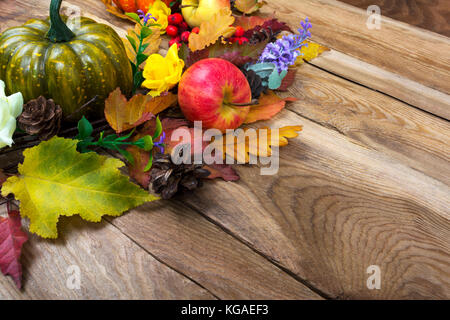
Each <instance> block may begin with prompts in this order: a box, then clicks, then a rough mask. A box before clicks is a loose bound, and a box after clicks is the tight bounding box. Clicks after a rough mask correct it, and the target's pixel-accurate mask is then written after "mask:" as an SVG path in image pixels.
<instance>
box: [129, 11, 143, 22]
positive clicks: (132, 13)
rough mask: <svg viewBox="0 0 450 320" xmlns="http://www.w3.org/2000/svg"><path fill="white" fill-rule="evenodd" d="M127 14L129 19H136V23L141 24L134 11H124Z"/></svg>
mask: <svg viewBox="0 0 450 320" xmlns="http://www.w3.org/2000/svg"><path fill="white" fill-rule="evenodd" d="M125 14H126V15H127V16H129V17H130V18H131V19H133V20H134V21H136V22H137V23H139V24H141V18H139V16H138V15H137V14H136V13H134V12H126V13H125Z"/></svg>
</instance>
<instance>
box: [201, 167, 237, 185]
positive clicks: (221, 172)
mask: <svg viewBox="0 0 450 320" xmlns="http://www.w3.org/2000/svg"><path fill="white" fill-rule="evenodd" d="M203 169H206V170H208V171H209V172H211V174H210V175H209V176H208V177H207V179H216V178H222V179H223V180H225V181H237V180H239V175H238V174H237V172H236V171H234V169H233V167H232V166H230V165H229V164H210V165H205V166H204V167H203Z"/></svg>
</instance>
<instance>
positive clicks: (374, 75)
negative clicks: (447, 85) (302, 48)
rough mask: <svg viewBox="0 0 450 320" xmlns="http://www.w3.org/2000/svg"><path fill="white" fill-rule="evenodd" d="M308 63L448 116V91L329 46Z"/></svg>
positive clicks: (429, 110) (421, 107)
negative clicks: (425, 84) (439, 89)
mask: <svg viewBox="0 0 450 320" xmlns="http://www.w3.org/2000/svg"><path fill="white" fill-rule="evenodd" d="M309 63H310V64H312V65H315V66H317V67H320V68H322V69H324V70H326V71H328V72H330V73H333V74H336V75H339V76H341V77H343V78H345V79H348V80H351V81H354V82H357V83H360V84H363V85H364V86H366V87H369V88H371V89H374V90H377V91H380V92H383V93H385V94H387V95H389V96H392V97H395V98H397V99H399V100H401V101H404V102H406V103H408V104H410V105H412V106H415V107H418V108H420V109H422V110H425V111H427V112H429V113H432V114H435V115H437V116H439V117H442V118H444V119H447V120H450V95H448V94H445V93H443V92H441V91H438V90H435V89H432V88H429V87H426V86H424V85H422V84H420V83H418V82H415V81H412V80H409V79H407V78H405V77H403V76H401V75H398V74H396V73H393V72H389V71H386V70H384V69H382V68H379V67H377V66H374V65H372V64H369V63H367V62H364V61H361V60H359V59H356V58H353V57H351V56H349V55H346V54H343V53H341V52H339V51H336V50H333V49H332V50H330V51H329V52H325V53H323V54H322V55H321V56H320V57H318V58H316V59H314V60H312V61H310V62H309Z"/></svg>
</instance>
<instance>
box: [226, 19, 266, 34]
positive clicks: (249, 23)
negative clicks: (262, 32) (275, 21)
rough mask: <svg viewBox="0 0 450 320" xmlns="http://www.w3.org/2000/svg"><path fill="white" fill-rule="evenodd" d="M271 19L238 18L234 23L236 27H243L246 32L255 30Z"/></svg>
mask: <svg viewBox="0 0 450 320" xmlns="http://www.w3.org/2000/svg"><path fill="white" fill-rule="evenodd" d="M269 20H270V18H262V17H260V16H249V17H248V16H238V17H236V21H235V23H234V25H235V26H241V27H242V28H244V30H245V31H247V30H250V29H253V28H254V27H256V26H262V25H263V24H264V22H266V21H269Z"/></svg>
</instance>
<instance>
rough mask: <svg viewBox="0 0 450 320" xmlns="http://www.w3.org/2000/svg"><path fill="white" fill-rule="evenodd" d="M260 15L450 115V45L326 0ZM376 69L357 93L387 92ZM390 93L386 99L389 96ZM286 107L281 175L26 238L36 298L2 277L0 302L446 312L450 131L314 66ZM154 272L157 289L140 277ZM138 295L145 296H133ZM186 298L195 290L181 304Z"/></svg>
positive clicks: (40, 4) (276, 4) (275, 6)
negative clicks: (260, 303) (295, 304)
mask: <svg viewBox="0 0 450 320" xmlns="http://www.w3.org/2000/svg"><path fill="white" fill-rule="evenodd" d="M70 2H71V3H74V4H79V5H81V6H82V8H83V10H86V11H89V13H91V14H93V15H96V16H98V17H100V18H101V19H104V20H107V21H109V22H111V23H113V24H115V25H116V24H117V26H118V27H119V28H123V26H124V24H128V22H124V21H121V20H120V19H117V18H115V17H113V16H111V15H109V14H107V13H106V12H105V11H104V8H103V4H102V3H101V2H100V1H94V0H87V1H81V0H71V1H70ZM12 7H13V8H12ZM87 8H88V9H89V10H87ZM17 10H20V11H19V13H20V12H21V13H20V14H19V15H17V16H16V15H14V12H17ZM33 10H35V11H33ZM44 10H45V11H46V4H45V1H44V0H35V2H34V3H30V2H27V1H23V0H19V1H17V6H12V5H11V3H10V2H8V3H6V2H2V3H0V21H2V22H4V21H6V19H8V18H7V17H9V18H10V19H12V18H14V21H7V22H6V23H7V24H10V23H14V24H17V22H18V21H20V22H23V21H25V20H27V17H28V16H29V14H30V12H33V14H34V13H35V12H36V11H39V12H40V14H43V12H45V11H44ZM264 10H266V13H269V12H273V11H274V10H276V15H277V16H278V17H280V18H281V19H283V20H287V21H288V22H290V24H291V25H292V26H296V25H297V24H298V20H299V16H300V17H302V18H303V17H304V16H305V15H308V16H310V18H311V20H312V22H313V24H314V29H313V34H314V36H315V39H316V40H318V41H319V42H321V43H324V44H326V45H328V46H330V47H332V48H333V49H336V51H339V52H344V53H345V54H348V56H349V57H350V58H352V59H360V60H362V62H363V63H366V64H370V65H373V67H375V68H379V69H381V70H382V72H388V73H392V74H394V75H398V76H400V77H401V78H404V79H408V80H409V81H411V82H412V83H417V84H418V85H419V86H416V87H415V86H410V89H408V90H411V91H412V92H413V94H416V95H419V94H420V92H419V89H417V88H423V87H426V88H427V94H428V93H433V92H434V91H433V90H435V91H437V92H439V93H440V94H442V95H439V94H438V95H435V96H434V95H431V96H432V97H430V99H436V100H435V101H438V102H441V103H442V102H443V104H440V105H436V107H434V108H433V101H431V102H430V101H428V98H427V99H426V101H425V99H423V100H420V99H418V100H417V102H414V103H411V104H413V105H415V106H417V107H420V108H424V109H425V110H428V111H429V112H433V113H436V114H439V113H442V110H444V111H445V106H446V104H445V103H446V100H445V98H446V95H448V93H449V89H450V81H449V79H450V75H449V68H450V67H449V61H450V59H449V56H448V55H446V54H445V53H448V52H450V51H449V50H448V49H449V48H450V42H449V40H448V39H447V38H445V37H442V36H439V35H436V34H433V33H430V32H426V31H423V30H420V29H417V28H413V27H410V26H407V25H405V24H402V23H398V22H395V21H392V20H390V19H388V18H385V19H384V20H383V27H382V30H380V31H369V30H367V29H366V28H365V21H366V16H365V12H364V11H362V10H359V9H357V8H353V7H351V6H348V5H345V4H342V3H340V2H337V1H332V0H321V1H312V0H303V1H302V2H301V4H299V3H298V2H293V1H287V0H277V1H271V2H270V4H269V5H268V6H266V8H265V9H264ZM116 20H118V21H116ZM350 22H351V23H350ZM324 57H325V56H324ZM336 60H339V59H336ZM348 61H349V60H347V61H345V62H342V64H341V66H340V68H341V71H339V72H342V73H346V74H347V75H349V74H355V73H357V72H359V73H362V74H363V73H364V71H361V70H358V68H359V69H361V68H363V67H361V66H362V64H359V66H354V67H353V70H351V71H342V70H344V69H346V68H345V67H343V66H345V63H347V64H351V63H349V62H348ZM354 65H358V64H354ZM400 66H401V67H400ZM328 67H329V66H327V67H326V68H328ZM363 69H364V68H363ZM335 70H336V69H335ZM337 70H339V69H337ZM370 70H373V69H370V68H369V71H370ZM369 71H367V72H366V74H365V75H363V76H358V78H357V79H363V80H361V82H363V81H365V82H363V84H364V85H367V86H368V87H371V88H373V89H376V90H378V89H377V88H380V87H381V86H382V84H380V83H377V84H376V85H373V86H371V85H370V82H371V81H372V80H374V79H375V80H377V77H379V78H380V79H378V80H377V81H379V82H380V81H382V80H381V77H382V76H378V75H371V76H367V74H368V72H369ZM330 72H334V70H330ZM339 72H337V74H339ZM382 72H381V73H382ZM365 77H366V78H365ZM357 81H358V80H357ZM388 81H391V82H388V84H386V85H384V89H383V88H381V89H382V90H386V88H388V87H389V85H392V83H395V82H393V80H392V79H391V80H388ZM367 83H369V85H368V84H367ZM420 86H422V87H420ZM403 88H404V87H401V88H400V89H398V92H396V91H395V90H391V91H389V92H387V94H390V95H392V96H394V97H396V98H399V99H401V98H402V95H403V97H404V95H408V93H407V91H406V92H404V90H403ZM400 91H402V92H400ZM291 93H292V94H294V95H296V96H299V97H301V100H300V101H298V102H297V103H295V104H291V105H290V106H289V107H288V108H289V109H290V110H284V111H283V112H282V113H281V114H279V115H278V116H277V117H276V118H275V119H274V121H271V122H270V123H261V124H260V125H270V126H272V127H280V126H284V125H296V124H301V125H303V126H304V131H303V132H302V134H301V136H300V137H299V138H297V139H295V140H293V141H291V142H290V144H289V145H288V146H287V147H284V148H283V149H282V150H281V162H280V171H279V173H278V174H277V175H274V176H261V175H260V172H259V168H258V167H257V166H253V167H252V166H239V167H237V169H238V171H239V174H240V175H241V178H242V179H241V181H239V182H238V183H226V182H223V181H213V182H209V183H207V185H206V186H205V187H204V188H203V189H200V190H197V191H196V192H195V193H188V194H185V195H184V196H182V197H180V198H179V199H178V201H174V202H170V203H164V202H160V203H152V204H148V205H145V206H143V207H141V208H138V209H136V210H134V211H132V212H131V213H130V214H128V215H125V216H122V217H120V218H118V219H109V221H110V223H112V224H109V223H106V222H103V223H102V224H98V225H92V224H87V223H85V222H81V221H80V220H77V219H74V220H73V219H70V220H67V221H68V222H70V223H69V224H68V226H67V227H66V226H63V230H62V232H61V233H62V234H66V235H65V237H64V238H62V239H60V240H58V242H55V243H52V242H47V241H40V242H35V241H38V239H32V240H31V241H30V243H29V244H28V245H29V246H30V248H27V247H25V253H24V256H27V257H28V259H29V260H30V261H28V260H27V261H26V262H25V263H26V270H25V276H26V278H27V279H29V280H27V282H26V283H25V285H26V288H27V290H28V291H27V292H26V293H24V294H21V295H19V294H17V292H15V291H14V287H13V286H12V282H11V281H10V280H5V278H2V277H0V295H2V296H5V297H8V298H10V297H32V298H42V297H55V296H58V293H60V292H63V293H62V296H68V297H72V296H76V297H80V296H81V297H91V296H95V295H98V294H100V297H106V298H109V297H120V298H122V297H126V296H127V294H128V295H129V296H131V297H142V296H149V297H169V298H174V297H186V296H189V297H199V298H202V297H204V298H214V297H218V298H242V299H250V298H261V299H266V298H280V299H281V298H292V299H317V298H320V296H318V295H317V294H316V293H320V294H321V295H325V296H330V297H333V298H342V299H347V298H358V299H364V298H367V299H382V298H384V299H386V298H395V299H400V298H408V299H430V298H441V299H449V298H450V272H449V270H450V210H449V208H450V188H449V186H448V177H449V175H448V172H449V171H450V168H449V161H448V154H447V153H448V152H447V153H446V150H449V143H448V136H449V127H448V123H446V122H444V121H443V120H442V119H438V118H436V117H433V116H431V115H428V114H426V113H424V112H421V111H418V110H415V109H414V108H412V107H410V106H407V105H405V104H403V103H401V102H399V101H396V100H395V99H391V98H389V97H387V96H386V95H384V94H382V93H378V92H374V91H373V90H369V89H366V88H363V87H361V86H359V85H356V84H352V83H350V82H348V81H345V80H343V79H340V78H338V77H334V76H332V75H330V74H329V73H328V72H322V71H320V70H318V69H317V68H315V67H312V66H307V65H304V66H303V67H302V69H301V70H300V72H299V73H298V78H297V81H296V83H295V85H294V87H293V88H292V89H291ZM443 95H444V96H443ZM426 96H427V97H428V96H429V95H426ZM433 97H434V98H433ZM424 101H425V102H424ZM407 102H408V103H410V102H409V101H407ZM440 116H442V115H440ZM124 234H126V236H125V235H124ZM59 241H60V242H59ZM123 246H125V248H126V249H123V250H121V249H120V248H122V247H123ZM118 248H119V249H118ZM36 252H38V254H37V253H36ZM130 257H131V258H130ZM54 259H56V260H55V261H56V262H55V261H53V260H54ZM72 261H77V262H80V263H84V265H83V266H84V267H83V268H86V269H83V272H86V274H87V275H88V276H87V278H88V279H89V281H88V283H87V284H86V287H83V289H82V290H81V291H82V292H81V293H77V294H74V293H72V292H66V291H67V290H66V291H64V290H65V289H64V288H63V287H64V284H65V279H66V278H65V275H64V270H65V269H66V268H67V265H68V264H69V263H71V262H72ZM370 265H378V266H380V268H381V272H382V274H381V279H382V282H381V290H369V289H368V288H367V286H366V280H367V277H368V276H369V275H368V274H367V273H366V269H367V267H369V266H370ZM53 266H54V267H53ZM151 268H153V269H151ZM124 270H126V271H124ZM136 270H138V271H136ZM146 270H152V271H151V272H149V275H151V276H152V275H155V277H157V278H158V279H153V277H152V278H151V280H150V279H148V278H144V277H145V271H146ZM153 270H156V271H153ZM61 271H62V272H61ZM46 272H48V275H47V274H46ZM158 272H159V273H158ZM111 274H113V275H114V277H110V275H111ZM290 274H292V275H293V276H290ZM97 277H98V278H97ZM116 278H119V279H120V280H117V279H116ZM141 278H142V279H144V280H142V279H141ZM172 278H175V280H170V279H172ZM54 279H56V281H55V280H54ZM112 279H114V281H113V280H112ZM52 281H55V283H56V284H54V283H52ZM116 281H118V284H117V283H116ZM146 281H147V282H146ZM136 282H143V283H145V284H146V285H143V286H142V287H139V286H137V287H134V286H136V284H135V283H136ZM172 282H173V283H174V284H173V286H174V287H167V286H168V284H169V283H172ZM49 283H50V284H49ZM183 286H189V289H186V292H184V293H181V291H184V290H185V289H183ZM144 287H145V288H144ZM307 287H310V288H313V289H314V292H316V293H314V292H312V291H311V290H309V289H308V288H307ZM83 290H84V291H83ZM104 291H106V292H111V293H105V292H104ZM128 292H129V293H128ZM102 293H103V296H102V295H101V294H102Z"/></svg>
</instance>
